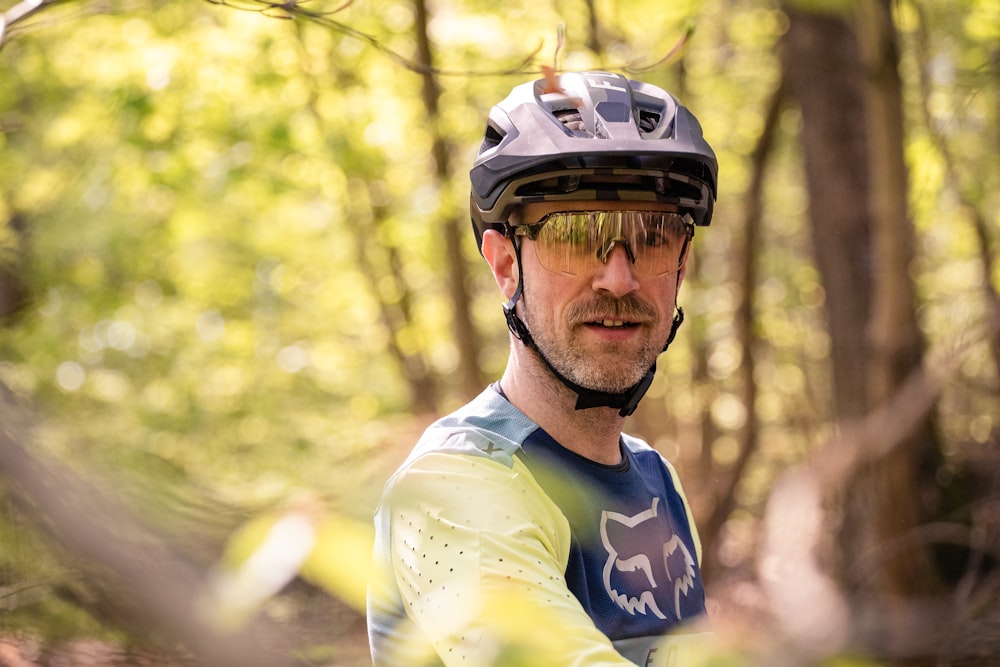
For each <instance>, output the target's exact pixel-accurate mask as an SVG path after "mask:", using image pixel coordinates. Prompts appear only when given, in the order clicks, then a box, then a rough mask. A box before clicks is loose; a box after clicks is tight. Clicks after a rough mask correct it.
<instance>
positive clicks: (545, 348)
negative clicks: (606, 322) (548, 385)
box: [523, 297, 666, 394]
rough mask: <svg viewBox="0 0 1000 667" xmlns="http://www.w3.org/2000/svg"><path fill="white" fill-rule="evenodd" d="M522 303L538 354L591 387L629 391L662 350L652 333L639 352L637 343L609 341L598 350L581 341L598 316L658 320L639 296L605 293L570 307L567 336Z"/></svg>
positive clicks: (575, 379) (527, 303)
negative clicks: (584, 328) (589, 323)
mask: <svg viewBox="0 0 1000 667" xmlns="http://www.w3.org/2000/svg"><path fill="white" fill-rule="evenodd" d="M523 304H524V310H525V316H526V318H527V319H526V323H527V324H528V328H529V329H530V330H531V336H532V338H533V339H534V341H535V345H536V346H537V348H538V350H539V352H540V353H541V354H542V355H543V356H544V357H545V359H547V360H548V362H549V363H550V364H551V365H552V366H553V367H554V368H555V369H556V370H557V371H558V372H559V373H560V374H562V375H563V376H564V377H566V378H567V379H569V380H570V381H572V382H574V383H575V384H578V385H580V386H581V387H585V388H587V389H592V390H595V391H603V392H607V393H612V394H618V393H622V392H624V391H626V390H628V389H631V388H632V387H633V386H635V385H636V384H637V383H638V382H639V381H640V380H641V379H642V378H643V376H644V375H645V374H646V372H647V371H649V369H650V368H651V367H652V365H653V362H655V361H656V357H657V356H659V354H660V352H662V350H663V343H662V342H657V341H655V340H653V339H654V338H655V336H650V337H647V338H646V340H645V341H643V343H642V345H641V346H640V347H639V349H638V350H636V349H635V347H634V346H633V345H628V344H623V343H614V342H609V343H605V344H604V345H603V346H602V347H601V349H600V350H599V351H598V353H597V354H595V353H594V350H593V349H587V348H586V347H585V346H584V345H583V344H582V341H581V339H580V337H579V336H578V335H576V333H575V332H577V331H578V330H579V329H580V328H581V327H582V326H584V325H583V322H586V321H590V319H591V318H592V317H593V316H594V314H603V315H613V316H614V318H615V319H622V320H626V321H640V322H647V321H654V320H655V317H656V312H655V311H654V310H653V309H652V307H651V306H649V305H648V304H646V303H645V302H642V301H639V300H638V299H634V298H630V297H626V298H625V299H615V298H612V297H604V298H601V299H597V300H595V301H594V302H591V303H588V304H579V305H576V306H573V307H571V308H570V309H568V311H567V316H566V319H567V321H568V326H567V329H566V330H567V331H568V334H566V335H564V336H560V335H558V334H557V333H556V327H555V326H553V325H552V324H551V322H550V321H547V320H545V318H542V317H539V316H538V314H534V313H532V309H531V307H530V305H529V301H528V299H526V298H525V299H524V301H523ZM533 315H534V316H533ZM665 340H666V338H665V337H664V341H665Z"/></svg>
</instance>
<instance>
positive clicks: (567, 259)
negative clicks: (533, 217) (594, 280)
mask: <svg viewBox="0 0 1000 667" xmlns="http://www.w3.org/2000/svg"><path fill="white" fill-rule="evenodd" d="M688 229H689V226H688V223H687V222H686V221H685V218H684V217H683V216H682V215H681V214H679V213H672V212H671V213H668V212H661V211H572V212H560V213H552V214H549V215H548V216H546V217H545V218H544V219H543V220H542V221H541V229H540V230H538V232H537V234H536V235H535V236H534V239H535V241H536V243H537V246H536V248H537V249H536V252H537V254H538V259H539V261H540V262H541V264H542V266H544V267H545V268H547V269H548V270H550V271H555V272H558V273H569V274H578V273H585V272H588V271H593V270H594V269H596V268H597V267H598V266H599V262H602V261H603V262H607V260H608V258H609V257H610V254H611V252H612V251H613V250H614V248H615V247H616V246H619V245H620V246H622V247H623V248H624V250H625V252H626V254H627V255H628V257H629V259H630V260H631V261H632V262H633V263H634V265H635V267H636V270H637V271H638V272H639V273H641V274H644V275H663V274H666V273H673V272H675V271H677V270H678V269H679V268H680V267H681V265H682V264H683V260H684V257H683V256H682V253H683V252H684V251H685V249H686V246H687V243H686V241H687V239H688V235H689V231H688Z"/></svg>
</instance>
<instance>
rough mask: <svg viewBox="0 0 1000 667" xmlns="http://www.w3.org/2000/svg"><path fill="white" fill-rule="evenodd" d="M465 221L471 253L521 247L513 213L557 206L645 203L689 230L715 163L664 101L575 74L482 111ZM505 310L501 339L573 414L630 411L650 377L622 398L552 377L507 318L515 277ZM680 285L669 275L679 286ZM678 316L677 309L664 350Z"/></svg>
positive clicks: (706, 218) (511, 314)
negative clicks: (490, 245)
mask: <svg viewBox="0 0 1000 667" xmlns="http://www.w3.org/2000/svg"><path fill="white" fill-rule="evenodd" d="M469 177H470V180H471V181H472V192H471V195H470V212H471V217H472V228H473V231H474V233H475V235H476V244H477V245H478V246H479V248H480V251H482V238H483V232H484V231H486V230H487V229H496V230H498V231H500V232H501V233H504V234H506V235H507V236H509V237H510V238H511V239H512V240H513V241H514V247H515V251H516V254H517V261H518V262H520V259H521V258H520V245H519V243H518V242H517V239H516V236H515V235H514V234H513V229H512V226H511V224H510V223H509V217H510V214H511V212H512V211H513V209H514V207H516V206H517V205H518V204H523V203H529V202H540V201H559V200H572V201H579V200H605V201H646V202H649V201H653V202H662V203H669V204H674V205H676V206H678V207H679V208H680V209H681V210H683V211H686V212H688V213H690V215H691V218H692V220H693V222H694V224H695V225H700V226H704V225H708V224H709V223H710V222H711V220H712V209H713V205H714V203H715V197H716V187H717V178H718V162H717V161H716V158H715V153H714V152H713V151H712V148H711V147H710V146H709V145H708V143H707V142H706V141H705V140H704V138H703V137H702V132H701V125H699V123H698V120H697V119H696V118H695V117H694V115H692V114H691V112H690V111H688V110H687V109H686V108H685V107H684V106H682V105H681V104H680V102H678V101H677V99H676V98H674V97H673V96H672V95H671V94H670V93H668V92H666V91H664V90H662V89H660V88H657V87H656V86H653V85H650V84H647V83H643V82H640V81H633V80H630V79H627V78H626V77H624V76H622V75H620V74H613V73H611V72H576V73H567V74H563V75H562V76H560V77H556V76H555V74H554V73H552V72H551V71H546V77H545V78H544V79H539V80H537V81H533V82H530V83H525V84H521V85H519V86H517V87H515V88H514V89H513V90H512V91H511V93H510V95H508V96H507V98H506V99H504V100H503V101H502V102H500V103H499V104H498V105H496V106H495V107H493V109H492V110H491V111H490V114H489V118H488V120H487V124H486V133H485V136H484V138H483V142H482V145H481V146H480V148H479V154H478V156H477V158H476V161H475V164H474V165H473V167H472V170H471V172H470V173H469ZM518 276H519V278H518V286H517V289H516V290H515V292H514V295H513V296H512V297H511V298H510V300H509V301H508V302H507V303H506V304H504V307H503V309H504V315H505V317H506V319H507V326H508V327H509V328H510V331H511V332H512V333H513V334H514V336H515V337H516V338H518V339H519V340H520V341H521V342H522V343H523V344H524V345H526V346H528V347H530V348H533V349H534V350H535V352H536V353H537V354H538V356H539V357H540V358H541V360H542V362H543V363H544V364H545V366H546V367H548V369H549V371H550V372H551V373H552V374H553V375H554V376H555V377H556V378H557V379H558V380H559V381H560V382H561V383H562V384H563V385H565V386H566V387H568V388H569V389H570V390H572V391H573V392H574V393H576V395H577V402H576V409H577V410H581V409H585V408H592V407H611V408H616V409H618V410H619V414H621V416H623V417H624V416H628V415H630V414H632V412H634V411H635V409H636V407H637V406H638V404H639V401H640V400H641V399H642V397H643V395H645V393H646V390H647V389H648V388H649V386H650V384H651V383H652V381H653V375H654V374H655V373H656V362H655V361H654V362H653V364H652V366H651V367H650V368H649V370H648V371H647V372H646V374H645V375H644V376H643V378H642V379H641V380H639V382H638V383H636V384H635V385H634V386H632V387H631V388H629V389H627V390H626V391H623V392H621V393H611V392H604V391H600V390H596V389H592V388H589V387H583V386H580V385H578V384H576V383H575V382H573V381H572V380H570V379H569V378H567V377H566V376H564V375H563V374H562V373H560V372H559V371H558V370H557V369H556V368H555V366H553V364H552V363H551V362H550V361H549V360H548V359H547V358H546V356H545V354H543V352H542V351H541V350H540V349H539V348H538V346H537V345H536V344H535V342H534V340H533V338H532V336H531V332H530V330H529V329H528V326H527V324H526V323H525V322H524V321H523V320H522V319H521V318H520V317H519V316H518V314H517V313H516V311H515V306H516V305H517V301H518V300H519V299H520V297H521V294H522V293H523V290H524V283H523V280H524V272H523V271H518ZM679 280H680V276H679V274H678V281H679ZM683 321H684V311H683V310H682V309H681V308H679V307H677V308H676V310H675V315H674V321H673V327H672V328H671V330H670V333H669V336H668V338H667V340H666V342H665V343H664V345H663V350H666V349H667V347H668V346H669V345H670V343H671V341H673V339H674V336H675V334H676V333H677V328H678V327H679V326H680V324H681V322H683Z"/></svg>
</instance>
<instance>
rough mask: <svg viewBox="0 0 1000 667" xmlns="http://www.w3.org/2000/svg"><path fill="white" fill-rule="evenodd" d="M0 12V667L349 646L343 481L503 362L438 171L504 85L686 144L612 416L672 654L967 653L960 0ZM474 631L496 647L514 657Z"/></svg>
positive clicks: (967, 163) (992, 196)
mask: <svg viewBox="0 0 1000 667" xmlns="http://www.w3.org/2000/svg"><path fill="white" fill-rule="evenodd" d="M3 12H4V14H3V20H2V21H0V382H2V385H3V388H2V395H3V400H2V401H0V492H2V502H3V505H2V512H0V664H4V665H8V664H9V665H41V664H107V665H111V664H189V663H193V662H198V661H201V662H203V663H207V664H213V665H224V664H238V665H258V664H259V665H269V666H271V667H275V666H277V665H284V664H314V665H361V664H365V663H366V660H367V657H366V656H367V646H366V643H365V637H364V628H363V618H362V614H363V589H364V579H365V576H366V574H365V573H366V567H367V561H368V549H369V544H370V527H369V524H370V517H371V514H372V511H373V509H374V505H375V502H376V499H377V494H378V492H379V490H380V488H381V485H382V483H383V482H384V481H385V479H386V478H387V476H388V475H389V474H390V472H391V470H392V469H393V468H394V466H395V465H396V464H398V462H399V461H400V460H401V457H403V456H404V455H405V453H406V452H407V451H408V449H409V448H410V447H411V446H412V444H413V443H414V441H415V439H416V437H417V435H418V434H419V432H420V431H421V430H422V428H423V427H424V426H425V425H426V424H428V423H429V422H430V421H431V420H432V419H434V418H435V417H437V416H440V415H443V414H445V413H446V412H447V411H449V410H451V409H453V408H455V407H457V406H458V405H460V404H461V403H463V402H464V401H466V400H468V399H469V398H470V397H471V396H473V395H475V394H476V393H478V392H479V391H480V390H481V388H482V387H483V386H484V385H485V384H486V383H487V382H489V381H490V380H491V379H493V378H496V377H497V376H498V375H499V373H500V371H501V369H502V367H503V364H504V362H505V359H506V352H507V333H506V328H505V325H504V321H503V317H502V314H501V310H500V300H499V295H498V293H497V291H496V288H495V286H494V285H493V284H492V281H491V278H490V276H489V273H488V271H487V270H486V268H485V266H484V264H483V263H482V260H481V258H480V257H479V256H478V253H477V250H476V248H475V247H474V243H473V239H472V235H471V234H470V233H469V222H468V211H467V202H468V190H469V184H468V178H467V170H468V168H469V166H470V165H471V162H472V160H473V157H474V155H475V150H476V148H477V147H478V144H479V141H480V139H481V136H482V132H483V123H484V118H485V116H486V113H487V110H488V109H489V107H490V106H491V105H492V104H494V103H495V102H496V101H498V100H499V99H500V98H501V97H503V96H504V95H505V94H506V92H507V91H508V90H509V89H510V88H511V87H512V86H513V85H515V84H518V83H521V82H523V81H527V80H530V79H532V78H537V76H538V74H539V72H540V67H541V66H542V65H552V66H555V67H557V68H558V69H561V70H583V69H589V68H602V69H611V70H615V71H620V72H624V73H627V74H630V75H632V76H634V77H636V78H640V79H644V80H648V81H650V82H652V83H656V84H658V85H661V86H663V87H665V88H667V89H668V90H671V91H673V92H674V93H676V94H677V95H678V97H679V98H680V99H681V100H682V101H683V103H684V104H685V105H686V106H688V107H689V108H690V109H691V110H692V111H693V112H694V113H695V114H696V115H697V116H698V118H699V119H700V120H701V122H702V124H703V127H704V131H705V135H706V137H707V138H708V139H709V141H710V142H711V143H712V145H713V146H714V147H715V149H716V151H717V152H718V156H719V161H720V192H719V201H718V206H717V210H716V215H715V219H714V221H713V223H712V225H711V227H709V228H706V229H700V230H699V231H698V234H697V238H696V242H695V251H694V257H693V259H692V264H691V270H690V273H689V277H688V279H687V281H686V282H685V284H684V286H683V289H682V293H681V304H682V305H683V306H684V308H685V312H686V314H687V322H686V323H685V325H684V327H682V329H681V331H680V335H679V338H678V340H677V342H675V343H674V345H673V346H672V347H671V350H670V353H669V354H667V355H665V356H664V357H663V358H662V361H661V364H660V372H659V373H658V375H657V379H656V381H655V383H654V385H653V386H652V388H651V389H650V391H649V394H648V396H647V398H646V399H645V400H644V402H643V403H642V405H641V406H640V409H639V411H638V412H637V413H636V414H635V415H634V416H633V417H632V418H630V423H629V430H630V432H633V433H636V434H638V435H641V436H643V437H645V438H646V439H647V440H648V441H649V442H650V443H652V444H653V445H654V446H655V447H656V448H657V449H659V450H660V451H661V452H662V453H663V454H664V455H666V456H667V457H668V458H669V459H670V460H672V461H673V462H674V463H675V464H676V466H677V467H678V468H679V471H680V474H681V477H682V479H683V480H684V481H685V486H686V490H687V494H688V497H689V498H690V500H691V502H692V505H693V508H694V511H695V514H696V518H697V521H698V524H699V526H700V528H701V533H702V541H703V544H704V545H705V554H704V556H705V563H704V566H705V567H704V576H705V581H706V585H707V589H708V594H709V598H710V600H709V602H710V609H711V611H712V615H713V620H714V623H715V627H716V630H717V633H718V637H719V651H720V652H719V654H718V655H716V656H714V658H715V659H716V660H719V661H721V662H717V663H715V664H732V665H737V664H767V665H777V664H858V665H867V664H914V665H916V664H955V665H958V664H961V665H973V664H984V665H986V664H995V662H994V661H995V660H996V658H997V656H1000V602H998V600H1000V570H998V568H997V565H998V563H1000V438H998V433H1000V335H998V330H1000V326H998V322H1000V306H998V303H1000V302H998V297H997V289H998V285H1000V269H998V268H997V266H996V258H997V243H998V239H997V236H998V233H1000V160H998V158H997V155H1000V118H998V116H1000V4H998V3H997V2H996V1H995V0H939V1H933V2H931V1H924V0H899V1H894V2H889V1H888V0H860V1H858V2H855V1H853V0H828V1H821V0H811V1H805V0H795V1H793V0H786V1H785V2H777V1H769V0H703V1H698V0H674V1H671V2H664V1H663V0H621V1H617V2H611V1H610V0H581V1H579V2H574V1H570V0H559V1H558V2H553V3H527V2H521V1H520V0H510V1H509V2H506V3H504V4H503V6H502V7H501V6H498V5H496V4H495V3H486V2H477V1H475V0H466V1H465V2H462V3H457V2H452V1H451V0H436V1H434V2H425V0H412V1H399V0H370V1H368V2H350V1H349V0H348V1H347V2H343V3H341V2H325V1H321V0H316V1H314V2H309V3H296V2H290V3H265V2H257V1H255V0H232V1H231V2H228V1H220V2H195V1H188V2H152V1H147V0H123V1H115V0H108V1H102V2H91V1H84V0H78V1H63V2H46V1H45V0H40V1H33V2H15V3H9V2H8V3H4V5H3ZM507 618H508V620H509V622H510V623H511V624H512V627H514V628H516V629H517V632H516V633H515V632H512V639H511V641H512V642H514V643H517V644H519V648H521V649H524V651H521V652H519V651H512V652H510V664H521V663H518V662H517V658H518V656H523V655H535V656H537V655H540V653H539V651H543V650H544V643H545V642H547V641H551V640H552V638H551V637H550V636H539V635H544V634H545V633H539V632H530V631H526V629H528V628H529V627H530V626H529V625H528V624H527V623H526V621H525V619H524V618H523V610H512V613H511V614H510V615H508V616H507ZM513 637H516V638H517V639H516V640H515V639H514V638H513ZM70 659H72V660H76V662H75V663H73V662H70V663H67V662H66V660H70ZM59 660H63V662H62V663H60V662H59ZM87 660H90V661H91V662H86V661H87ZM18 661H20V662H18ZM143 661H145V662H143ZM524 664H532V663H531V661H530V660H528V661H527V662H525V663H524Z"/></svg>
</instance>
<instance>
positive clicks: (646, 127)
mask: <svg viewBox="0 0 1000 667" xmlns="http://www.w3.org/2000/svg"><path fill="white" fill-rule="evenodd" d="M661 118H663V114H662V113H661V112H660V111H658V110H653V109H643V108H641V107H640V108H639V131H640V132H642V133H649V132H652V131H653V130H655V129H656V126H657V125H659V124H660V119H661Z"/></svg>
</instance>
